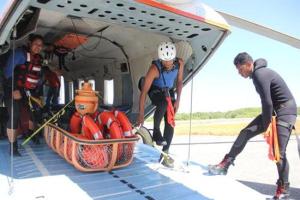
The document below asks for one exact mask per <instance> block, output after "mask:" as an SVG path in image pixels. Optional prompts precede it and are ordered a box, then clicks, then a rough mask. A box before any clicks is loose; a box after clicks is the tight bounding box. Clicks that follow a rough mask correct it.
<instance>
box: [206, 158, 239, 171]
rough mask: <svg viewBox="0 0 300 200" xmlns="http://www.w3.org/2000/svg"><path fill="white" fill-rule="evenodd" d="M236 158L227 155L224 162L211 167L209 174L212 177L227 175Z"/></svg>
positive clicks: (209, 167)
mask: <svg viewBox="0 0 300 200" xmlns="http://www.w3.org/2000/svg"><path fill="white" fill-rule="evenodd" d="M233 161H234V158H232V157H229V156H228V154H226V155H225V157H224V158H223V160H222V161H221V162H220V163H219V164H217V165H209V166H208V172H209V173H210V174H212V175H226V174H227V171H228V168H229V166H230V165H233Z"/></svg>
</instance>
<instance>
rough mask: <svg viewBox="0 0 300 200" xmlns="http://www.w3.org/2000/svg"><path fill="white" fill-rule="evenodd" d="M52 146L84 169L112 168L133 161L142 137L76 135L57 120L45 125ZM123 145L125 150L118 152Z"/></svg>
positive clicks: (78, 167)
mask: <svg viewBox="0 0 300 200" xmlns="http://www.w3.org/2000/svg"><path fill="white" fill-rule="evenodd" d="M44 137H45V141H46V143H47V144H48V146H49V147H51V149H52V150H53V151H55V152H56V153H58V154H59V155H60V156H61V157H63V158H64V159H65V160H66V161H67V162H69V163H70V164H72V165H73V166H74V167H75V168H76V169H78V170H80V171H83V172H93V171H111V170H113V169H118V168H121V167H126V166H128V165H130V163H131V162H132V160H133V151H134V147H135V143H136V142H137V141H138V137H137V136H135V137H131V138H122V139H104V140H87V139H84V138H80V137H76V136H75V135H74V134H71V133H69V132H67V131H65V130H63V129H61V128H59V127H57V126H55V125H54V124H48V125H47V126H46V127H45V128H44ZM120 147H121V148H122V149H123V151H122V154H121V155H118V154H119V152H120V151H118V149H120Z"/></svg>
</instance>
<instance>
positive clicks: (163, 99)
mask: <svg viewBox="0 0 300 200" xmlns="http://www.w3.org/2000/svg"><path fill="white" fill-rule="evenodd" d="M158 58H159V59H157V60H154V61H152V64H151V66H150V68H149V70H148V72H147V75H146V77H145V79H144V84H143V86H142V90H141V95H140V100H139V115H138V119H137V123H138V125H139V126H140V125H142V124H143V123H144V106H145V99H146V95H147V93H148V95H149V97H150V99H151V102H152V104H153V105H155V106H156V110H155V112H154V128H153V140H154V141H155V142H156V144H157V145H160V146H163V149H162V150H163V151H164V152H165V153H168V151H169V148H170V145H171V142H172V138H173V134H174V126H175V123H174V115H175V113H176V112H177V110H178V108H179V102H180V95H181V90H182V79H183V67H184V66H183V60H182V59H180V58H177V57H176V47H175V45H174V44H173V43H172V42H162V43H161V44H160V45H159V46H158ZM175 80H176V93H177V98H176V99H175V94H174V90H173V86H174V82H175ZM171 100H172V102H171ZM172 110H173V113H172ZM162 118H164V121H165V128H164V134H163V136H162V134H161V131H160V124H161V121H162ZM161 159H163V161H162V164H163V165H165V166H167V167H173V162H174V161H173V160H171V158H169V157H166V156H163V155H161V158H160V161H161Z"/></svg>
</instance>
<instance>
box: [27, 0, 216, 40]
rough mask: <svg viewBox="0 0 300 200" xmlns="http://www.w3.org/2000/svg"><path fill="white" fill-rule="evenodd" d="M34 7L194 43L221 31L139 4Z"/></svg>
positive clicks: (61, 1)
mask: <svg viewBox="0 0 300 200" xmlns="http://www.w3.org/2000/svg"><path fill="white" fill-rule="evenodd" d="M31 4H32V5H33V6H36V7H39V8H44V9H49V10H54V11H58V12H63V13H64V14H66V15H72V16H76V17H85V18H92V19H96V20H101V21H105V22H108V23H113V24H119V25H122V26H127V27H133V28H138V29H142V30H144V31H150V32H154V33H158V34H163V35H166V36H168V37H172V38H174V39H178V40H191V39H193V38H196V37H198V36H200V35H201V34H206V33H207V32H208V31H210V30H212V29H213V30H215V29H218V27H216V26H214V25H210V24H207V23H206V22H203V21H202V18H201V17H200V16H196V15H190V16H194V18H188V17H189V16H186V15H179V14H180V13H176V12H173V11H172V10H171V11H170V10H167V9H162V8H161V7H153V6H150V5H146V4H144V3H142V2H137V1H124V0H123V1H122V0H114V1H104V0H98V1H93V0H76V1H74V0H73V1H65V0H52V1H49V2H48V3H46V4H43V3H39V2H38V1H36V0H35V1H32V2H31ZM181 14H182V13H181Z"/></svg>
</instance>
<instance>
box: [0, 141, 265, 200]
mask: <svg viewBox="0 0 300 200" xmlns="http://www.w3.org/2000/svg"><path fill="white" fill-rule="evenodd" d="M0 149H1V151H0V152H1V153H0V158H1V165H0V185H1V186H0V193H1V199H65V198H67V199H81V200H82V199H128V200H132V199H150V200H152V199H164V200H165V199H200V200H208V199H231V200H232V199H249V200H250V199H251V200H253V199H255V200H259V199H265V197H264V195H262V194H260V193H258V192H256V191H255V190H252V189H250V188H248V187H246V186H245V185H243V184H241V183H239V182H237V181H234V180H232V179H230V178H228V177H225V176H207V175H205V168H204V167H203V166H202V165H201V164H198V163H193V162H192V163H191V165H190V166H189V167H188V168H187V169H186V168H175V169H173V170H170V169H167V168H165V167H163V166H162V165H160V164H158V162H157V160H158V158H159V151H157V150H155V149H153V148H151V147H148V146H145V145H143V144H138V145H137V147H136V149H135V156H134V157H135V158H134V160H133V162H132V164H131V165H130V166H128V167H126V168H122V169H119V170H114V171H112V172H102V173H82V172H79V171H78V170H76V169H75V168H74V167H73V166H72V165H70V164H68V163H67V162H66V161H64V160H63V159H62V158H61V157H59V156H58V155H57V154H56V153H55V152H53V151H52V150H51V149H50V148H49V147H47V146H46V145H45V144H44V145H43V144H42V145H39V146H27V147H25V148H24V149H22V151H21V153H22V157H21V158H14V159H13V163H14V167H13V173H14V177H15V179H14V190H13V191H12V194H9V186H8V183H9V180H10V178H8V177H9V176H10V170H11V168H10V164H9V163H10V161H11V160H10V157H9V156H8V154H7V143H6V142H4V141H1V143H0ZM237 191H238V192H237Z"/></svg>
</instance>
